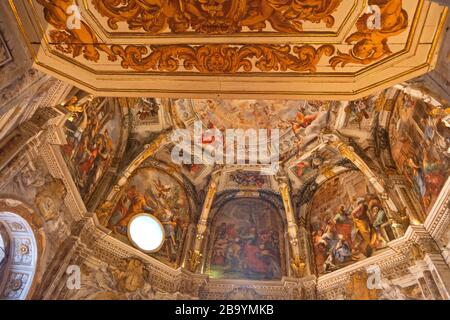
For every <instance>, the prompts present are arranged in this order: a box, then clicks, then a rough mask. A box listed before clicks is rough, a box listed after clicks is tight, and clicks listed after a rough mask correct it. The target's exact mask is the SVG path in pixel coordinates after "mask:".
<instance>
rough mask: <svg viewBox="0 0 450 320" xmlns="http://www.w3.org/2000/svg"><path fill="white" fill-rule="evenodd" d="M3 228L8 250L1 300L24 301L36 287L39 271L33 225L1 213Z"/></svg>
mask: <svg viewBox="0 0 450 320" xmlns="http://www.w3.org/2000/svg"><path fill="white" fill-rule="evenodd" d="M11 211H12V210H11ZM0 225H1V230H2V231H3V232H2V240H3V241H2V242H3V244H4V246H3V248H4V249H5V259H4V260H3V262H2V265H3V266H2V270H1V272H2V277H1V280H0V298H1V299H7V300H24V299H26V298H27V296H28V294H29V292H30V290H31V288H32V285H33V280H34V276H35V273H36V269H37V260H38V245H37V241H36V238H35V236H34V232H33V230H32V227H31V226H30V224H29V223H28V222H27V221H26V220H25V219H24V218H22V217H21V216H20V215H18V214H16V213H14V212H10V211H0Z"/></svg>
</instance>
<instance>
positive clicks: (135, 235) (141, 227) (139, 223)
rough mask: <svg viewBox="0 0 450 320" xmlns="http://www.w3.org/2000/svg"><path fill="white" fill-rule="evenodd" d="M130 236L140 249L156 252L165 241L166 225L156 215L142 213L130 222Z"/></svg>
mask: <svg viewBox="0 0 450 320" xmlns="http://www.w3.org/2000/svg"><path fill="white" fill-rule="evenodd" d="M128 238H129V239H130V241H131V243H133V245H134V246H135V247H137V248H139V249H140V250H142V251H145V252H147V253H151V252H156V251H158V250H159V249H161V247H162V245H163V243H164V238H165V234H164V227H163V225H162V224H161V222H159V220H158V219H156V218H155V216H153V215H151V214H146V213H141V214H138V215H136V216H134V217H133V219H131V221H130V223H129V224H128Z"/></svg>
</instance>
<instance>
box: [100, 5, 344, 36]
mask: <svg viewBox="0 0 450 320" xmlns="http://www.w3.org/2000/svg"><path fill="white" fill-rule="evenodd" d="M341 2H342V0H198V1H194V0H124V1H117V0H92V3H93V4H94V6H95V8H96V9H97V11H98V12H99V13H100V14H102V15H103V16H105V17H107V18H108V26H109V27H110V28H111V29H113V30H117V29H118V23H119V22H126V23H127V24H128V27H129V29H131V30H142V29H143V30H145V31H146V32H148V33H151V34H158V33H162V32H173V33H181V32H195V33H202V34H230V33H237V32H241V31H242V28H243V27H247V28H248V29H249V30H252V31H263V30H267V29H268V24H267V23H269V24H270V25H271V26H272V29H273V30H275V31H278V32H284V33H298V32H301V31H302V30H303V22H304V21H309V22H313V23H325V24H326V26H327V27H332V26H333V25H334V21H335V20H334V17H333V16H332V13H333V12H335V11H336V9H337V8H338V7H339V5H340V4H341Z"/></svg>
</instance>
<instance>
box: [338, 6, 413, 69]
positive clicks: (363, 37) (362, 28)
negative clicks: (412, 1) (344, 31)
mask: <svg viewBox="0 0 450 320" xmlns="http://www.w3.org/2000/svg"><path fill="white" fill-rule="evenodd" d="M369 3H370V4H371V5H376V6H378V7H379V8H380V14H381V17H380V20H381V21H380V22H381V25H380V28H377V27H376V26H373V28H370V27H369V26H371V24H370V21H369V19H372V18H373V14H369V13H366V14H364V15H362V16H361V17H360V18H359V19H358V22H357V23H356V27H357V29H358V31H357V32H355V33H353V34H352V35H350V36H349V37H348V38H347V39H346V42H347V43H348V44H353V48H352V49H350V50H349V52H348V53H342V52H340V51H339V50H338V54H337V55H336V56H335V57H333V58H331V60H330V64H331V66H332V67H333V68H336V66H338V65H342V67H344V66H345V65H346V64H348V63H355V64H364V65H367V64H370V63H372V62H375V61H378V60H380V59H382V58H384V57H386V56H388V55H390V54H391V53H392V51H391V49H390V48H389V45H388V39H389V37H393V36H396V35H398V34H400V33H402V32H404V31H405V30H406V29H407V27H408V13H407V12H406V11H405V10H404V9H403V8H402V0H389V1H386V0H371V1H370V2H369Z"/></svg>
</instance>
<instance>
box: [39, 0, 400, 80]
mask: <svg viewBox="0 0 450 320" xmlns="http://www.w3.org/2000/svg"><path fill="white" fill-rule="evenodd" d="M92 1H93V3H94V4H95V6H96V8H97V10H98V11H99V12H100V13H102V14H104V15H106V16H107V17H109V18H108V23H109V25H110V27H111V28H112V29H117V28H118V25H117V23H118V22H120V21H127V22H128V24H129V28H130V29H140V28H143V29H144V30H147V31H148V32H150V33H159V32H162V31H163V30H165V28H166V26H168V27H169V28H170V29H171V30H172V31H173V32H185V31H189V30H191V29H192V30H195V31H196V32H199V33H207V34H224V33H234V32H240V31H241V30H242V26H248V27H249V28H250V29H251V30H259V31H262V30H264V29H265V28H266V21H269V22H270V24H271V25H272V27H273V28H274V29H275V30H277V31H280V32H299V31H301V21H312V22H317V23H319V22H321V21H323V22H325V23H326V24H327V25H328V26H331V25H332V24H333V23H334V19H333V17H332V16H331V13H332V12H333V11H335V10H336V8H337V7H338V6H339V4H340V2H341V0H311V1H300V0H259V1H254V0H248V1H244V0H241V1H238V0H209V1H207V0H201V1H195V2H193V1H189V0H183V1H179V2H177V1H172V0H126V1H125V0H124V1H121V2H120V1H116V0H105V1H99V0H92ZM37 2H38V3H40V4H41V5H42V6H44V13H45V19H46V20H47V22H49V23H50V24H51V25H52V26H53V27H54V28H55V29H54V30H51V31H50V32H49V38H50V41H51V42H52V44H53V45H55V48H56V49H57V50H58V51H60V52H63V53H65V54H71V55H72V56H73V57H74V58H76V57H78V56H80V55H81V54H82V55H83V57H84V58H85V59H86V60H88V61H93V62H98V61H99V59H100V52H104V53H106V55H107V57H108V59H109V60H110V61H117V60H118V59H120V60H121V66H122V67H123V68H125V69H128V68H130V69H133V70H136V71H149V70H152V71H160V72H175V71H194V72H200V73H237V72H251V71H259V72H277V71H278V72H285V71H294V72H310V73H315V72H316V69H317V65H318V63H319V61H320V59H321V58H322V57H323V56H324V55H325V56H330V57H331V56H333V55H334V54H335V51H336V48H335V46H334V45H331V44H324V45H321V46H312V45H297V46H293V45H278V44H277V45H275V44H273V45H271V44H248V45H229V44H209V45H195V46H193V45H178V44H173V45H151V46H142V45H128V46H122V45H108V44H104V43H101V42H100V41H99V40H98V38H97V37H96V35H95V33H94V31H93V30H92V29H91V28H90V27H89V26H88V25H87V24H86V23H85V22H83V21H81V28H79V29H68V28H67V27H66V21H67V19H68V14H67V9H68V7H69V6H70V5H72V0H54V1H50V0H37ZM119 2H120V3H121V4H120V5H119ZM370 3H371V4H373V5H379V7H380V10H381V28H379V29H371V28H369V27H368V20H369V19H370V17H371V15H370V14H364V15H363V16H361V17H360V18H359V20H358V23H357V30H358V31H357V32H355V33H353V34H352V35H351V36H349V37H348V38H347V39H346V42H347V43H348V44H349V45H352V44H353V48H352V49H350V50H349V53H348V54H345V53H342V52H341V51H339V50H337V54H336V55H335V56H334V57H332V58H331V59H330V61H329V63H330V65H331V66H332V67H333V68H335V67H336V66H338V65H342V67H344V66H345V65H346V64H348V63H354V64H363V65H366V64H370V63H372V62H375V61H378V60H380V59H382V58H384V57H386V56H389V55H390V54H391V53H392V52H391V50H390V48H389V46H388V43H387V42H388V38H389V37H391V36H395V35H398V34H400V33H402V32H403V31H405V30H406V28H407V26H408V15H407V13H406V11H405V10H403V9H402V0H387V1H386V0H371V2H370ZM181 9H183V10H181ZM227 19H232V20H230V21H229V20H227Z"/></svg>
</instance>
